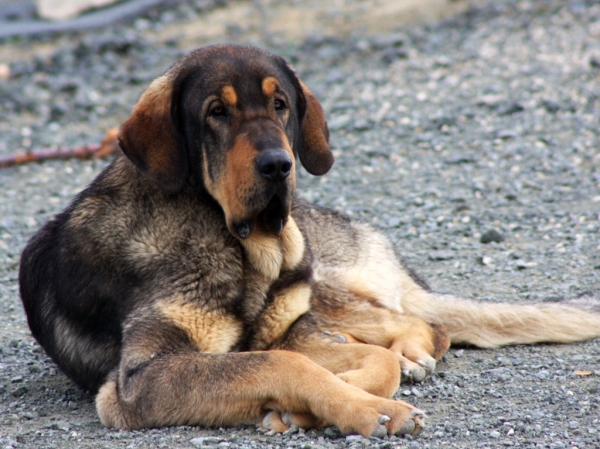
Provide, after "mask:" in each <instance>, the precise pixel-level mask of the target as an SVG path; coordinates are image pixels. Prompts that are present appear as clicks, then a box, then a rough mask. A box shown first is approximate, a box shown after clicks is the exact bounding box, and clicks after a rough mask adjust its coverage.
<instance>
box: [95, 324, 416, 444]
mask: <svg viewBox="0 0 600 449" xmlns="http://www.w3.org/2000/svg"><path fill="white" fill-rule="evenodd" d="M160 326H162V330H163V331H162V333H161V332H158V329H159V326H155V327H154V328H153V327H147V332H146V334H145V335H141V334H134V335H133V336H130V337H129V338H128V340H129V341H130V343H129V344H127V343H126V344H125V346H124V348H123V352H122V357H121V362H120V365H119V367H118V368H117V369H116V370H115V371H114V372H113V373H112V374H111V376H110V377H109V379H108V380H107V382H106V383H105V384H104V385H103V386H102V387H101V389H100V391H99V393H98V396H97V398H96V405H97V409H98V413H99V415H100V419H101V420H102V422H103V423H104V424H105V425H106V426H108V427H118V428H126V429H136V428H143V427H161V426H171V425H202V426H222V425H236V424H241V423H248V422H257V421H258V420H260V419H261V418H262V417H263V416H264V415H265V414H266V413H268V412H269V411H270V410H274V411H277V412H280V413H285V412H289V413H292V414H294V415H296V416H302V415H309V416H315V417H317V418H318V419H320V420H323V421H324V422H327V423H331V424H335V425H337V426H338V427H339V428H340V430H342V431H343V432H346V433H352V432H356V433H360V434H362V435H364V436H370V435H372V434H374V433H377V434H381V433H382V431H383V433H384V434H385V433H390V434H393V433H397V432H399V431H402V432H406V429H409V432H411V433H412V432H416V430H415V429H417V430H420V429H421V428H422V426H421V424H422V413H421V412H419V411H418V410H417V409H415V408H414V407H412V406H410V405H409V404H406V403H402V402H397V401H392V400H388V399H383V398H380V397H376V396H373V395H371V394H369V393H366V392H364V391H362V390H360V389H359V388H356V387H354V386H352V385H349V384H347V383H345V382H344V381H342V380H341V379H339V378H338V377H336V376H335V375H334V374H332V373H331V372H329V371H327V370H326V369H324V368H322V367H321V366H319V365H317V364H316V363H314V362H312V361H311V360H309V359H308V358H307V357H305V356H303V355H301V354H297V353H293V352H289V351H280V350H278V351H266V352H247V353H227V354H207V353H202V352H200V351H198V350H196V349H195V348H193V347H192V346H191V345H189V344H186V343H185V334H184V333H183V332H179V330H178V329H171V330H169V332H168V333H167V332H166V331H165V330H164V323H160ZM167 334H168V335H167ZM178 340H179V341H178ZM167 341H168V342H169V345H167V344H166V342H167ZM156 343H159V344H158V345H156ZM155 345H156V346H155ZM151 346H155V347H154V348H150V347H151ZM149 348H150V349H151V351H150V352H149V351H148V349H149Z"/></svg>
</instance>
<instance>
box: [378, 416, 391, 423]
mask: <svg viewBox="0 0 600 449" xmlns="http://www.w3.org/2000/svg"><path fill="white" fill-rule="evenodd" d="M391 419H392V418H390V417H389V416H388V415H381V416H380V417H379V424H385V423H386V422H388V421H391Z"/></svg>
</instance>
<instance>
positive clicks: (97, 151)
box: [0, 128, 119, 168]
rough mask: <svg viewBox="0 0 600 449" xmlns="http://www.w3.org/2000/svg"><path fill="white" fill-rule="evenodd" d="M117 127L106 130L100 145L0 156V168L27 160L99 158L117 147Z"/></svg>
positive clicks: (115, 150) (108, 154)
mask: <svg viewBox="0 0 600 449" xmlns="http://www.w3.org/2000/svg"><path fill="white" fill-rule="evenodd" d="M117 132H118V129H117V128H111V129H109V130H108V131H107V132H106V135H105V137H104V139H102V143H100V145H83V146H80V147H72V148H45V149H43V150H34V151H28V152H25V153H18V154H14V155H12V156H8V157H0V168H6V167H12V166H14V165H23V164H27V163H29V162H41V161H45V160H47V159H71V158H78V159H92V158H93V159H100V158H104V157H107V156H110V155H111V154H114V153H115V152H117V151H118V149H119V144H118V142H117Z"/></svg>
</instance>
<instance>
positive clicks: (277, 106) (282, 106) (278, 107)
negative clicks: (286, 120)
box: [275, 98, 286, 111]
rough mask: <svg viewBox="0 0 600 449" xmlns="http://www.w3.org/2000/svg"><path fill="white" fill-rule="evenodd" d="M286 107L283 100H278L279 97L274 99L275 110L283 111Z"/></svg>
mask: <svg viewBox="0 0 600 449" xmlns="http://www.w3.org/2000/svg"><path fill="white" fill-rule="evenodd" d="M285 108H286V105H285V101H283V100H280V99H279V98H277V99H275V110H276V111H283V110H284V109H285Z"/></svg>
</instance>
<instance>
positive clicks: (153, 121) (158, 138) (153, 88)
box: [119, 75, 188, 193]
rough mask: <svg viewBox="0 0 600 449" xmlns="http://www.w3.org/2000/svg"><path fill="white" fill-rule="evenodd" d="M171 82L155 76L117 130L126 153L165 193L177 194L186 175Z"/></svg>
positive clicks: (186, 168)
mask: <svg viewBox="0 0 600 449" xmlns="http://www.w3.org/2000/svg"><path fill="white" fill-rule="evenodd" d="M174 90H175V89H174V87H173V81H172V80H171V79H170V78H169V77H168V76H167V75H163V76H161V77H159V78H157V79H155V80H154V81H153V82H152V84H150V87H148V89H147V90H146V91H145V92H144V93H143V94H142V96H141V97H140V99H139V101H138V102H137V104H136V105H135V106H134V108H133V111H132V113H131V116H130V117H129V119H127V121H126V122H125V123H124V124H123V126H121V129H120V130H119V145H120V146H121V149H122V150H123V152H124V153H125V155H126V156H127V157H128V158H129V159H130V160H131V161H132V162H133V163H134V164H135V165H136V166H137V167H138V168H139V169H140V170H141V171H142V172H143V173H144V174H145V175H146V176H147V177H148V178H150V180H152V181H153V182H155V183H156V184H158V186H159V187H160V188H161V189H163V190H164V191H165V192H167V193H177V192H178V191H179V190H181V188H182V187H183V185H184V183H185V181H186V179H187V175H188V161H187V156H186V152H185V148H184V146H183V143H182V141H181V138H180V136H179V133H178V131H177V129H176V123H175V121H176V118H175V115H176V112H177V111H176V105H177V102H176V101H175V97H176V95H175V92H174Z"/></svg>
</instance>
